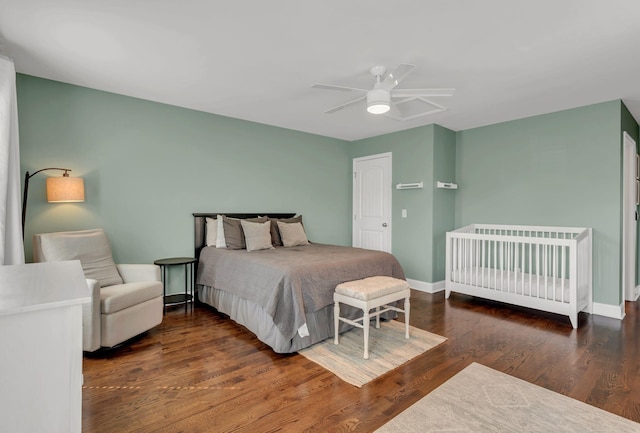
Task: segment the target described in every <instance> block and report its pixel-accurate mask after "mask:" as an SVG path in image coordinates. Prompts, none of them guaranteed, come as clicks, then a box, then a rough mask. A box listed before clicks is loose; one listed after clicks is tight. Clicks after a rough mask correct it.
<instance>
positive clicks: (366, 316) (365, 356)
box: [362, 310, 371, 359]
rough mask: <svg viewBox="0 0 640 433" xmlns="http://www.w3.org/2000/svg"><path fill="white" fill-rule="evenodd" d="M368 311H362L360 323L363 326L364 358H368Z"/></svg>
mask: <svg viewBox="0 0 640 433" xmlns="http://www.w3.org/2000/svg"><path fill="white" fill-rule="evenodd" d="M370 320H371V319H370V317H369V311H368V310H367V311H365V312H364V317H363V319H362V325H363V327H364V359H369V321H370Z"/></svg>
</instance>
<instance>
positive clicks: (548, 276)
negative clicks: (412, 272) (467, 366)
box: [445, 224, 592, 328]
mask: <svg viewBox="0 0 640 433" xmlns="http://www.w3.org/2000/svg"><path fill="white" fill-rule="evenodd" d="M591 239H592V235H591V229H590V228H574V227H546V226H518V225H498V224H472V225H469V226H466V227H462V228H459V229H457V230H454V231H452V232H448V233H447V244H446V255H447V256H446V277H445V297H446V298H449V296H450V294H451V292H458V293H463V294H467V295H472V296H478V297H482V298H486V299H491V300H494V301H500V302H505V303H509V304H513V305H519V306H522V307H528V308H535V309H538V310H542V311H548V312H551V313H557V314H564V315H567V316H569V319H570V321H571V325H572V326H573V327H574V328H577V327H578V313H579V312H581V311H586V312H590V311H591V303H592V299H591V287H592V280H591V278H592V277H591V260H592V258H591V249H592V246H591V243H592V240H591Z"/></svg>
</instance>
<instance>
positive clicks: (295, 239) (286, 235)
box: [278, 221, 309, 247]
mask: <svg viewBox="0 0 640 433" xmlns="http://www.w3.org/2000/svg"><path fill="white" fill-rule="evenodd" d="M278 229H279V230H280V237H281V238H282V245H284V246H285V247H297V246H298V245H309V241H308V240H307V235H306V234H305V232H304V227H302V223H283V222H280V221H278Z"/></svg>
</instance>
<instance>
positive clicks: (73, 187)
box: [22, 167, 84, 239]
mask: <svg viewBox="0 0 640 433" xmlns="http://www.w3.org/2000/svg"><path fill="white" fill-rule="evenodd" d="M46 170H60V171H64V173H63V174H62V177H49V178H47V201H48V202H49V203H73V202H81V201H84V180H83V179H82V178H81V177H69V172H70V171H71V170H70V169H68V168H55V167H50V168H43V169H41V170H38V171H36V172H35V173H33V174H29V172H26V173H25V175H24V194H23V196H22V239H24V221H25V218H26V216H27V196H28V194H29V179H31V178H32V177H33V176H35V175H36V174H38V173H40V172H41V171H46Z"/></svg>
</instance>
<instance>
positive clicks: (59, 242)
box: [34, 229, 122, 287]
mask: <svg viewBox="0 0 640 433" xmlns="http://www.w3.org/2000/svg"><path fill="white" fill-rule="evenodd" d="M36 242H38V243H39V245H35V243H36ZM36 252H37V254H38V255H41V257H35V254H36ZM34 259H35V261H46V262H57V261H63V260H80V263H82V269H83V270H84V275H85V277H86V278H89V279H94V280H98V282H99V283H100V287H107V286H111V285H114V284H122V277H121V276H120V274H119V273H118V270H117V269H116V265H115V263H114V262H113V258H112V256H111V247H110V246H109V241H108V240H107V236H106V235H105V233H104V231H103V230H102V229H95V230H81V231H73V232H58V233H43V234H40V235H37V239H36V237H34Z"/></svg>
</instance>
